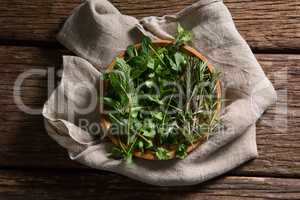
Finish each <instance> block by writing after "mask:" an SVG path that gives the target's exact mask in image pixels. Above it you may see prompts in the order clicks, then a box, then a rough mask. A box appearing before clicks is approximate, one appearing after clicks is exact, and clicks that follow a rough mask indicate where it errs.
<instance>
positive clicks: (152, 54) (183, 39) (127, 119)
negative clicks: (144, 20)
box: [102, 25, 219, 162]
mask: <svg viewBox="0 0 300 200" xmlns="http://www.w3.org/2000/svg"><path fill="white" fill-rule="evenodd" d="M191 38H192V36H191V33H190V32H188V31H186V30H184V29H183V28H182V27H181V26H180V25H179V26H178V29H177V36H176V38H175V41H174V43H173V44H170V45H167V46H165V47H155V46H154V45H153V44H152V42H151V39H150V38H148V37H144V38H143V39H142V44H141V47H139V48H138V47H135V46H133V45H131V46H129V47H128V48H127V51H126V54H125V56H124V58H116V62H115V66H114V70H113V71H110V72H107V73H105V74H104V76H103V78H104V79H105V80H107V81H108V82H109V83H110V87H111V89H109V90H108V93H107V94H106V96H105V97H104V98H102V101H103V103H104V104H105V108H106V109H109V110H110V112H109V115H108V116H109V119H110V122H111V123H112V126H111V134H112V135H113V137H115V138H116V140H117V141H118V144H116V145H115V147H114V148H113V150H112V155H113V156H115V157H120V158H123V159H125V160H127V161H128V162H131V161H132V157H133V154H134V152H136V151H138V152H142V153H143V152H145V151H152V152H153V154H154V155H155V156H156V158H157V159H159V160H166V159H169V158H170V152H171V151H172V150H174V147H175V151H176V157H178V158H181V159H183V158H185V157H186V156H187V149H188V146H189V145H191V144H194V143H195V142H197V141H198V140H199V139H200V138H202V137H206V136H208V135H210V134H212V133H213V132H214V131H215V129H216V128H217V126H218V124H219V119H218V115H217V114H218V113H217V106H218V99H217V98H216V91H217V90H216V88H217V81H218V79H219V73H218V72H216V71H213V72H210V71H209V69H208V67H207V63H205V62H203V61H202V60H200V59H199V58H197V57H194V56H190V55H188V54H186V53H184V52H183V51H182V50H181V47H182V45H184V44H186V43H188V42H189V41H190V40H191Z"/></svg>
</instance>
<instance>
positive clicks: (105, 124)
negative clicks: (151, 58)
mask: <svg viewBox="0 0 300 200" xmlns="http://www.w3.org/2000/svg"><path fill="white" fill-rule="evenodd" d="M172 43H173V42H172V41H169V40H158V41H153V42H152V45H153V46H154V47H155V48H157V47H164V46H167V45H169V44H172ZM135 47H136V48H139V47H141V44H140V43H139V44H136V45H135ZM181 51H182V52H184V53H186V54H188V55H190V56H195V57H198V58H199V59H200V60H202V61H203V62H206V63H208V60H207V59H206V58H205V57H204V56H203V55H202V54H201V53H200V52H198V51H197V50H196V49H194V48H192V47H190V46H187V45H184V46H182V47H181ZM124 56H125V52H122V53H120V55H119V56H118V57H119V58H124ZM114 66H115V60H114V61H113V62H112V63H111V64H110V65H109V66H108V68H107V71H108V72H110V71H112V70H113V67H114ZM207 67H208V69H209V71H210V72H212V71H213V70H214V67H213V66H212V65H211V64H209V63H208V64H207ZM217 99H218V105H217V113H218V114H220V110H221V85H220V81H218V82H217ZM100 126H101V128H102V129H104V130H106V131H108V130H109V129H110V126H111V123H110V122H109V120H108V117H107V116H106V115H104V114H102V115H101V119H100ZM108 137H109V138H110V140H111V142H112V143H113V144H114V145H116V146H119V141H118V140H119V138H118V137H115V136H112V135H110V134H108ZM207 138H208V135H207V134H204V135H203V137H201V138H199V140H198V141H197V142H195V143H194V144H191V145H190V146H188V149H187V153H188V154H189V153H191V152H192V151H193V150H195V149H196V148H197V147H198V146H199V145H201V144H202V143H204V142H205V141H206V140H207ZM168 150H169V152H170V156H169V159H174V158H175V157H176V149H175V148H171V147H169V148H168ZM133 155H134V156H135V157H138V158H142V159H146V160H157V158H156V156H155V152H153V151H150V150H148V151H145V152H141V151H135V152H134V154H133Z"/></svg>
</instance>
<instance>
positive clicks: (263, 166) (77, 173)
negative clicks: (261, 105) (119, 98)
mask: <svg viewBox="0 0 300 200" xmlns="http://www.w3.org/2000/svg"><path fill="white" fill-rule="evenodd" d="M112 2H113V4H114V5H115V6H116V7H118V8H119V9H120V10H121V12H123V13H125V14H130V15H133V16H136V17H138V18H141V17H144V16H148V15H163V14H170V13H174V12H176V11H179V10H180V9H182V8H183V7H185V6H187V5H190V4H191V3H192V2H193V0H112ZM79 3H80V0H48V1H43V0H31V1H26V0H0V77H1V79H0V97H1V98H0V101H1V104H0V110H1V115H0V199H1V200H11V199H13V200H16V199H22V200H23V199H25V200H31V199H39V200H40V199H42V200H44V199H46V200H48V199H55V200H56V199H80V200H83V199H84V200H85V199H134V198H139V199H300V128H299V125H300V103H299V101H300V54H299V53H300V1H299V0H225V4H226V5H227V6H228V7H229V9H230V11H231V12H232V15H233V18H234V20H235V22H236V25H237V28H238V30H239V31H240V33H241V34H242V35H243V36H244V38H245V39H246V40H247V41H248V43H249V44H250V46H251V48H252V49H253V51H254V52H255V54H256V57H257V59H258V60H259V62H260V63H261V65H262V66H263V69H264V71H265V72H266V74H267V75H268V77H269V78H270V79H271V81H272V82H273V84H274V86H275V88H276V90H277V92H278V102H277V104H276V105H273V106H272V107H270V108H269V109H268V110H267V111H266V112H265V114H264V115H263V117H262V118H261V119H260V121H259V122H258V123H257V144H258V151H259V155H260V156H259V158H257V159H255V160H253V161H251V162H248V163H246V164H245V165H243V166H241V167H239V168H237V169H235V170H233V171H231V172H229V173H227V174H226V175H224V176H222V177H220V178H217V179H215V180H212V181H209V182H207V183H205V184H200V185H196V186H192V187H180V188H168V187H154V186H148V185H145V184H141V183H139V182H136V181H133V180H130V179H128V178H125V177H123V176H120V175H117V174H113V173H108V172H104V171H96V170H91V169H88V168H86V167H84V166H82V165H79V164H77V163H75V162H72V161H70V160H69V159H68V156H67V153H66V152H65V151H64V150H63V149H62V148H61V147H59V146H58V144H56V143H55V142H54V141H53V140H51V139H50V138H49V137H48V135H47V134H46V132H45V130H44V125H43V119H42V117H41V115H40V114H39V115H28V114H25V113H24V112H22V111H20V110H19V108H18V106H17V105H16V104H15V101H14V98H13V86H14V83H15V80H16V78H17V77H18V76H19V75H20V74H21V73H23V72H24V71H27V70H29V69H43V70H47V69H52V68H53V67H55V69H56V70H57V71H58V70H59V69H60V66H61V55H62V54H64V53H67V54H68V53H70V52H68V51H67V50H65V49H64V48H63V47H62V46H61V45H59V44H58V43H57V41H56V40H55V35H56V33H57V31H58V30H59V28H60V27H61V25H62V23H63V22H64V20H65V19H66V17H67V16H68V15H69V14H70V12H71V10H72V9H73V8H74V7H76V6H77V5H78V4H79ZM20 92H21V96H22V100H23V102H25V103H26V105H27V106H30V107H31V108H41V107H42V105H43V103H44V102H45V100H46V98H47V76H44V77H43V76H32V77H30V78H28V79H26V81H25V82H24V83H23V85H22V88H21V90H20Z"/></svg>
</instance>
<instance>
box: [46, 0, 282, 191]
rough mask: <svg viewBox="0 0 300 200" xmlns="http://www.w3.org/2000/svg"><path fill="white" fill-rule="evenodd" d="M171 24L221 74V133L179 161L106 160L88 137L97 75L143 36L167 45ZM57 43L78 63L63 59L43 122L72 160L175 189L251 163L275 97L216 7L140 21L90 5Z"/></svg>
mask: <svg viewBox="0 0 300 200" xmlns="http://www.w3.org/2000/svg"><path fill="white" fill-rule="evenodd" d="M178 22H179V23H180V24H181V25H182V26H183V27H184V28H185V29H187V30H190V31H191V32H192V33H193V36H194V37H193V41H192V43H191V46H193V47H194V48H196V49H197V50H198V51H199V52H201V53H202V54H204V55H205V56H206V57H207V58H208V60H209V62H210V63H211V64H213V66H215V67H216V68H217V69H219V70H220V71H221V72H222V92H223V98H226V99H227V101H226V102H225V103H224V106H223V111H222V119H223V123H224V126H225V130H224V131H219V132H217V133H215V134H214V135H213V136H212V137H210V138H209V140H208V141H207V142H205V143H204V144H203V145H201V146H200V147H199V148H198V149H196V150H195V151H194V152H192V153H191V154H190V155H189V156H188V157H187V158H186V159H184V160H177V159H176V160H170V161H146V160H141V159H134V163H133V164H131V165H127V164H125V163H124V162H123V161H121V160H115V159H112V158H109V154H110V147H111V144H110V143H109V142H107V141H105V140H104V141H103V140H101V138H100V136H99V135H98V134H95V133H97V131H95V130H98V129H97V124H98V122H99V114H98V106H97V99H98V90H99V76H100V74H101V70H103V69H105V68H106V67H107V65H108V64H109V63H111V61H112V60H113V58H114V57H115V56H116V55H118V53H119V52H121V51H123V50H125V49H126V47H127V46H128V45H129V44H133V43H137V42H139V41H140V37H141V35H142V34H146V35H148V36H150V37H152V38H153V39H157V38H161V39H172V38H173V37H172V36H174V34H175V32H176V27H177V23H178ZM58 40H59V41H60V42H61V43H62V44H63V45H64V46H66V47H67V48H68V49H70V50H71V51H73V52H74V53H75V54H77V55H78V56H79V57H76V56H64V58H63V75H62V79H61V83H60V85H59V86H58V87H57V89H56V90H55V91H54V92H53V94H52V95H51V96H50V98H49V99H48V101H47V102H46V103H45V105H44V109H43V116H44V118H45V126H46V129H47V131H48V134H49V135H50V136H51V137H52V138H53V139H54V140H56V141H57V142H58V143H59V144H60V145H61V146H63V147H64V148H65V149H66V150H67V151H68V153H69V156H70V158H71V159H73V160H76V161H78V162H80V163H82V164H83V165H86V166H89V167H91V168H96V169H100V170H107V171H112V172H116V173H119V174H123V175H125V176H128V177H131V178H133V179H137V180H139V181H142V182H145V183H149V184H153V185H161V186H179V185H192V184H197V183H201V182H203V181H206V180H208V179H211V178H214V177H216V176H218V175H221V174H223V173H225V172H227V171H229V170H231V169H233V168H235V167H237V166H239V165H241V164H242V163H244V162H246V161H248V160H250V159H253V158H255V157H257V147H256V138H255V136H256V132H255V122H256V121H257V120H258V118H259V117H260V116H261V114H262V113H263V112H264V111H265V110H266V108H267V107H268V106H269V105H270V104H272V103H274V102H275V100H276V92H275V90H274V88H273V86H272V84H271V83H270V81H269V80H268V79H267V77H266V76H265V74H264V72H263V70H262V68H261V66H260V65H259V63H258V62H257V60H256V59H255V57H254V55H253V53H252V52H251V50H250V48H249V46H248V45H247V43H246V42H245V40H244V39H243V38H242V37H241V36H240V34H239V33H238V31H237V30H236V28H235V25H234V23H233V20H232V17H231V15H230V13H229V11H228V9H227V8H226V6H225V5H224V4H223V2H222V1H221V0H200V1H198V2H196V3H194V4H193V5H191V6H189V7H187V8H185V9H184V10H182V11H181V12H179V13H177V14H174V15H167V16H163V17H146V18H144V19H142V20H140V21H138V20H137V19H135V18H134V17H130V16H126V15H122V14H121V13H120V12H119V11H118V10H117V9H116V8H115V7H114V6H113V5H112V4H111V3H109V2H108V1H106V0H89V1H85V2H83V3H82V4H81V5H79V6H78V7H77V8H76V9H74V11H73V12H72V14H71V16H70V17H69V18H68V19H67V21H66V22H65V24H64V26H63V28H62V30H61V31H60V32H59V34H58ZM91 105H92V106H91Z"/></svg>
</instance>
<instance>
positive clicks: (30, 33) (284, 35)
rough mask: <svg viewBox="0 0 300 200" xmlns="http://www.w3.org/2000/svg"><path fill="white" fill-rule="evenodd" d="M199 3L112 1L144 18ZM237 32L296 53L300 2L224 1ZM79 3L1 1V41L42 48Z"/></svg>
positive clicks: (255, 44)
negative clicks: (30, 44) (35, 45)
mask: <svg viewBox="0 0 300 200" xmlns="http://www.w3.org/2000/svg"><path fill="white" fill-rule="evenodd" d="M195 1H196V0H159V1H151V0H111V2H112V3H113V4H114V5H115V6H116V7H117V8H119V9H120V11H121V12H122V13H124V14H128V15H133V16H135V17H138V18H141V17H145V16H149V15H158V16H161V15H164V14H172V13H175V12H177V11H179V10H181V9H182V8H184V7H185V6H188V5H190V4H192V3H193V2H195ZM224 2H225V4H226V5H227V6H228V7H229V9H230V11H231V12H232V15H233V18H234V20H235V22H236V25H237V27H238V30H239V31H240V32H241V34H242V35H243V36H244V37H245V39H246V40H247V41H248V42H249V44H250V45H251V47H252V48H255V49H257V50H266V49H268V50H280V49H287V50H296V49H299V47H300V12H299V9H300V2H299V1H298V0H285V1H282V0H225V1H224ZM79 3H80V0H49V1H40V0H32V1H25V0H14V1H13V2H11V1H10V0H2V1H1V4H0V27H1V32H0V41H1V42H2V44H3V43H9V42H16V41H19V42H20V41H23V42H25V43H26V44H29V43H30V42H32V41H35V42H34V44H37V45H39V44H40V42H55V41H56V40H55V35H56V33H57V32H58V30H59V28H60V27H61V25H62V24H63V22H64V20H65V19H66V18H67V16H68V15H69V14H70V13H71V10H72V9H73V8H75V7H76V6H77V5H78V4H79Z"/></svg>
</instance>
